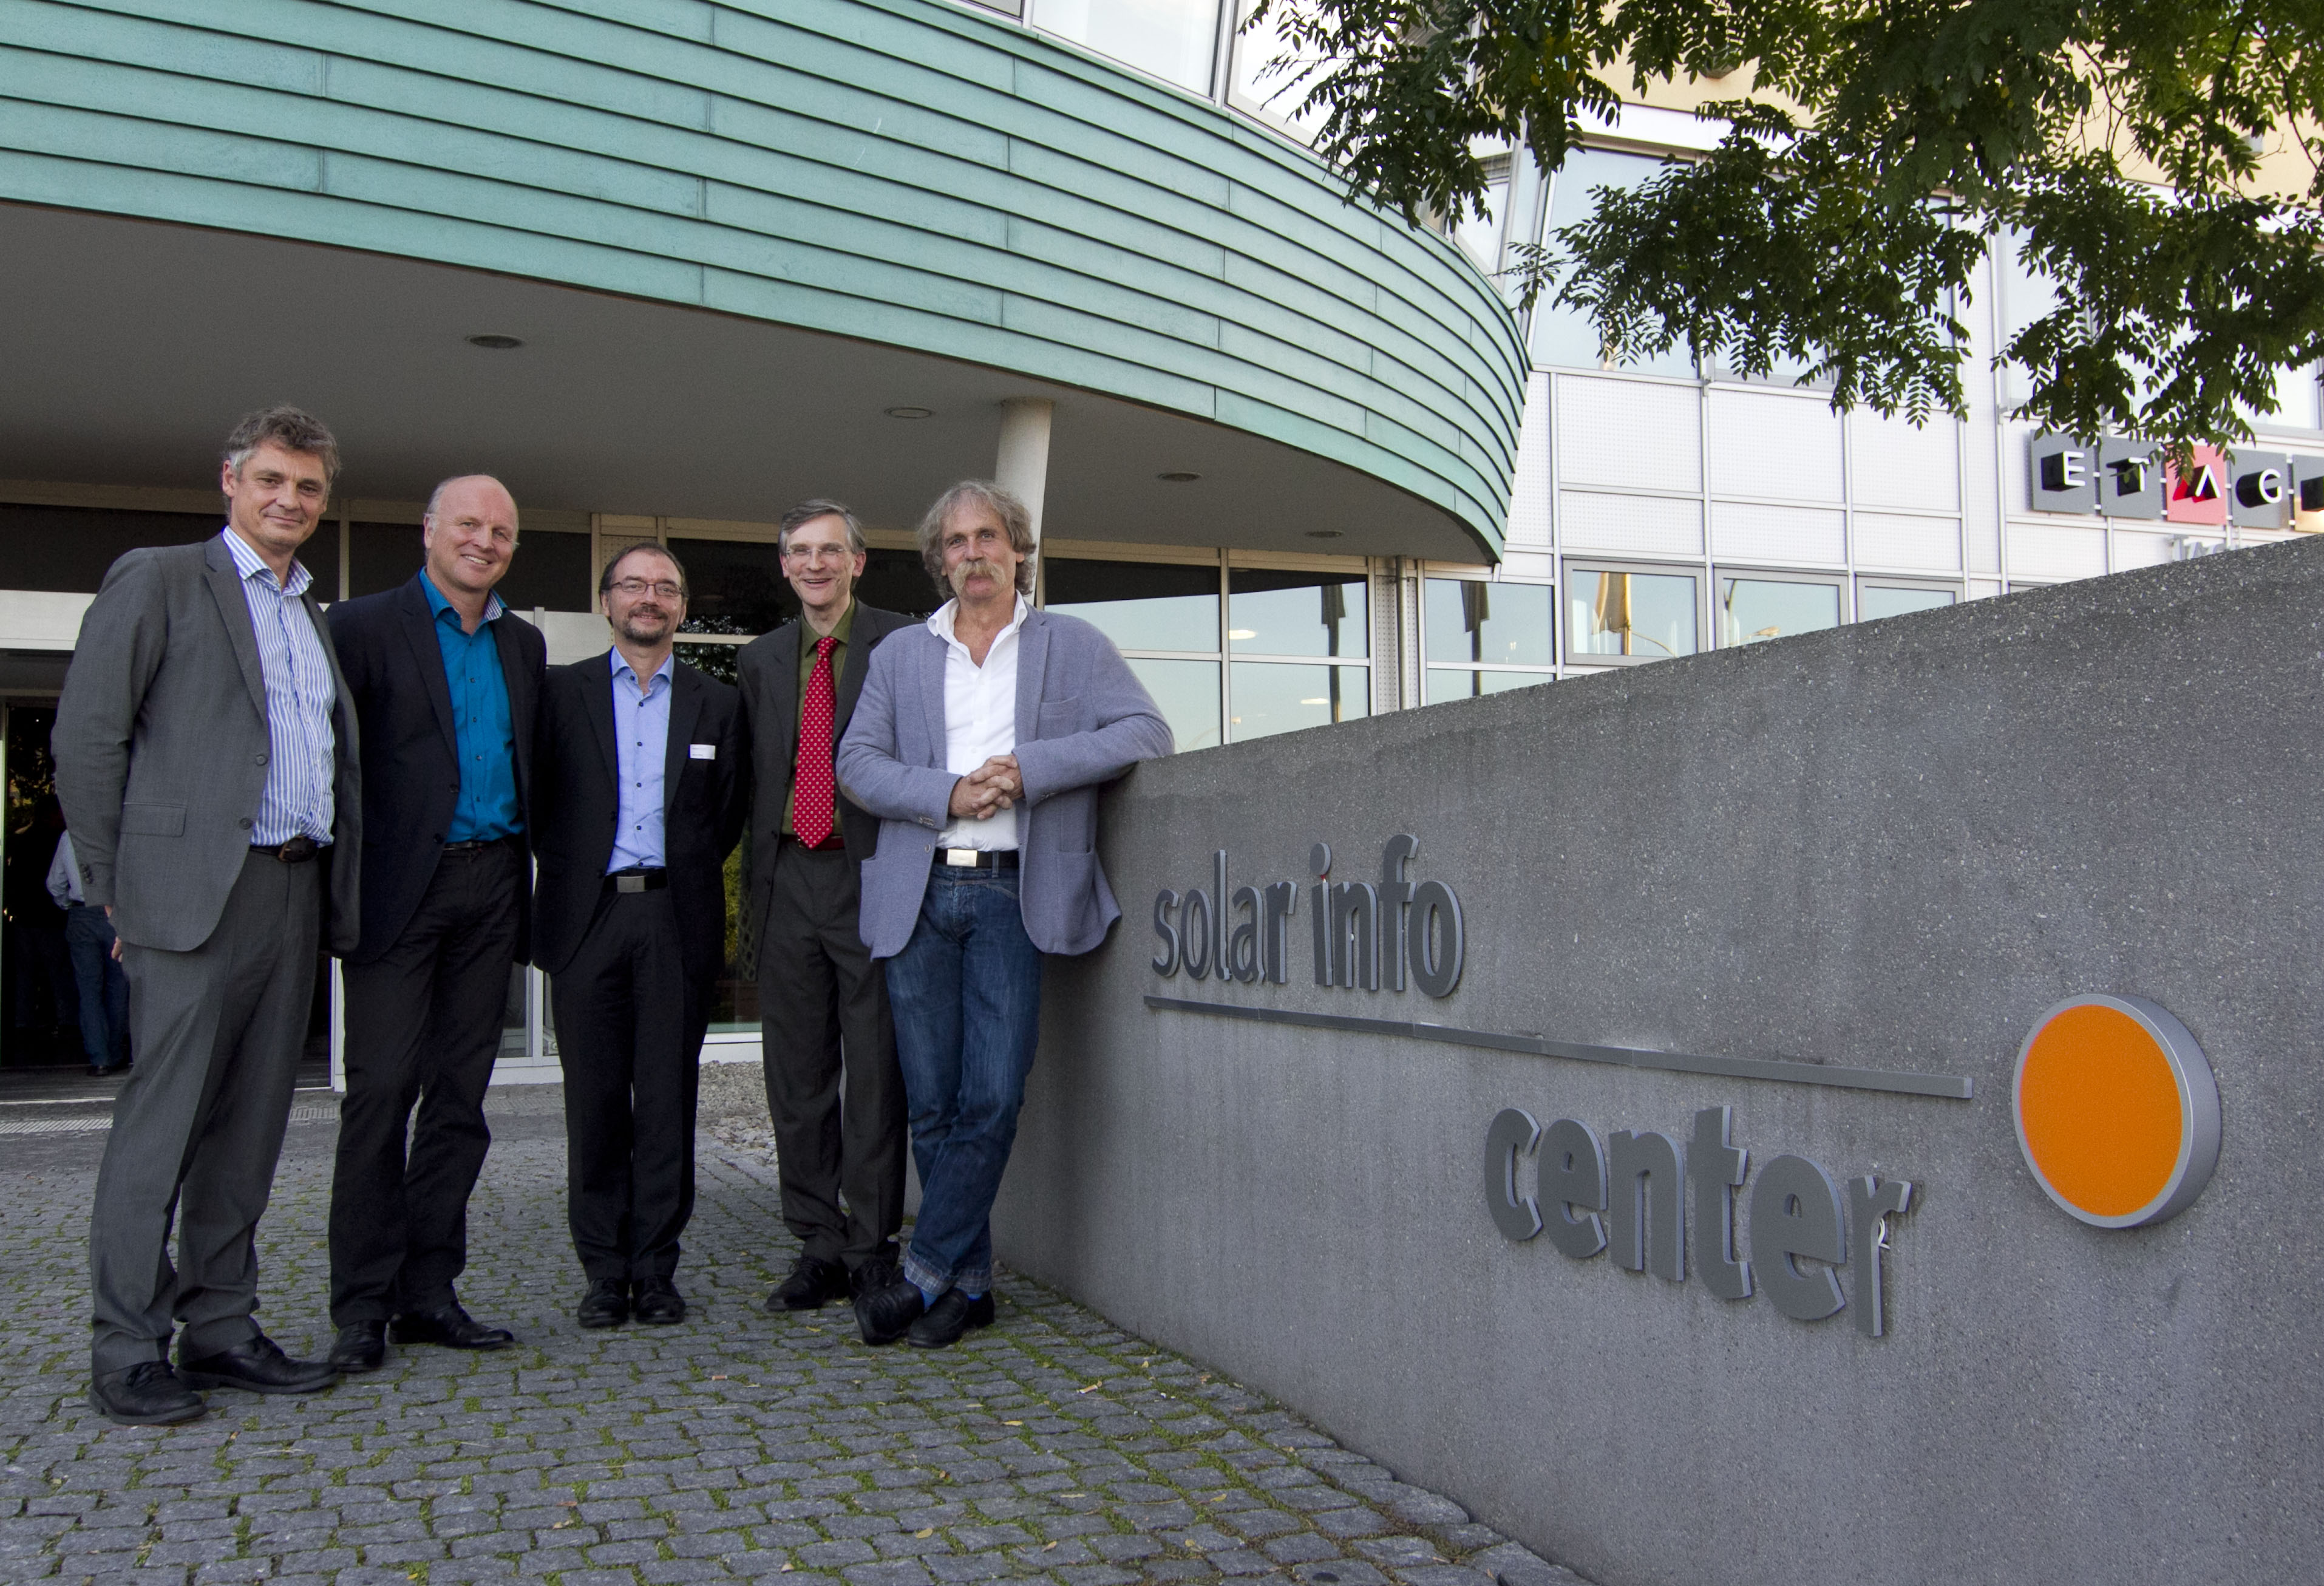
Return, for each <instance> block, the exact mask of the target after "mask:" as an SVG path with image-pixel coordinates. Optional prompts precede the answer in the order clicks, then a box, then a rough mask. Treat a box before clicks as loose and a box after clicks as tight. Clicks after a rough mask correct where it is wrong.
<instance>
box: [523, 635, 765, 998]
mask: <svg viewBox="0 0 2324 1586" xmlns="http://www.w3.org/2000/svg"><path fill="white" fill-rule="evenodd" d="M612 654H613V652H612V651H610V650H608V651H607V652H606V653H605V654H604V655H600V656H595V657H592V658H591V659H588V660H585V661H576V662H574V663H573V665H571V666H569V667H552V668H550V669H549V680H548V684H547V686H546V687H544V688H543V689H542V691H541V709H540V733H539V739H538V740H537V742H535V744H534V746H533V761H532V763H533V799H532V850H533V853H534V856H535V857H536V858H537V859H538V860H539V864H540V875H539V881H537V882H536V883H535V890H534V893H533V922H532V945H533V952H532V961H533V962H534V963H535V964H539V966H540V967H541V968H543V969H545V970H547V971H548V972H549V973H551V974H556V973H558V972H560V971H561V970H563V969H564V968H565V966H566V965H567V964H570V963H571V962H572V961H573V954H574V952H575V950H576V948H578V947H579V946H580V945H581V938H582V936H583V935H584V934H585V933H586V931H587V930H588V928H589V921H590V920H591V919H592V918H593V917H595V914H596V912H597V901H598V899H599V898H600V897H601V896H602V895H603V894H604V887H605V867H606V865H607V864H609V863H611V862H612V861H613V827H614V825H615V823H616V822H617V821H618V820H619V819H620V803H619V798H618V795H617V794H616V792H615V789H614V781H615V779H616V777H617V776H618V775H619V767H620V763H621V762H620V761H618V760H617V759H616V758H615V757H614V752H613V661H612V659H611V657H612ZM696 744H708V745H709V746H710V751H711V752H710V757H709V758H708V759H706V760H705V759H697V758H696V755H695V753H694V746H695V745H696ZM750 757H751V735H750V730H749V728H748V727H747V726H746V725H745V724H744V722H743V719H742V696H740V695H739V694H737V693H736V692H735V691H734V689H733V687H732V686H731V685H729V684H725V683H721V682H720V681H718V679H717V678H711V677H705V675H704V674H703V673H701V672H699V671H696V669H694V668H692V667H689V666H687V664H686V663H685V662H684V661H679V662H678V664H677V666H676V667H675V668H674V669H672V677H671V682H670V701H669V748H668V750H667V751H666V752H665V754H664V758H663V761H662V857H663V861H664V863H665V865H666V867H667V868H668V870H669V895H670V903H671V905H672V907H673V908H675V909H676V911H677V914H678V936H679V942H678V947H679V952H680V954H681V955H682V956H683V958H684V960H685V964H686V973H687V976H688V977H689V978H691V979H693V980H695V981H696V982H697V983H700V984H703V985H705V986H706V985H707V984H708V982H711V981H714V980H715V979H717V977H718V971H719V970H720V968H722V967H723V966H724V964H725V962H726V875H725V863H726V855H727V854H728V853H732V852H733V848H734V844H735V843H736V842H737V841H738V840H739V839H740V838H741V837H742V821H743V817H744V816H746V815H748V814H749V812H750V803H751V770H750Z"/></svg>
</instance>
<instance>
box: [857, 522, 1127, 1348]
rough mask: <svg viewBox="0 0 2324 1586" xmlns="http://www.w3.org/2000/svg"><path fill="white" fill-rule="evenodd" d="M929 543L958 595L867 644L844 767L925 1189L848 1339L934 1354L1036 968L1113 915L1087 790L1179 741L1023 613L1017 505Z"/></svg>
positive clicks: (1036, 980)
mask: <svg viewBox="0 0 2324 1586" xmlns="http://www.w3.org/2000/svg"><path fill="white" fill-rule="evenodd" d="M919 544H920V558H921V560H922V561H923V562H924V563H925V564H926V565H927V569H928V572H929V574H930V576H933V577H934V578H935V579H936V586H937V587H938V588H939V589H941V590H943V591H945V593H946V594H948V595H951V596H952V598H951V599H950V600H949V601H947V602H946V603H945V605H944V607H943V608H942V609H941V610H939V611H938V612H937V613H936V615H934V616H932V617H930V618H929V619H928V620H927V622H925V623H922V624H916V625H914V626H912V627H908V628H903V629H899V630H898V631H897V632H894V633H891V634H890V635H889V636H888V638H887V640H886V641H885V642H883V643H882V644H881V646H880V648H879V649H878V650H873V651H872V652H871V674H870V676H869V677H867V678H865V680H864V684H863V695H862V698H861V699H860V700H859V701H857V703H856V706H855V716H854V720H853V723H852V724H850V725H849V727H848V729H847V736H846V738H845V740H844V742H842V743H841V745H840V749H839V756H838V772H839V782H840V786H841V787H842V788H844V789H845V790H846V793H847V796H848V798H851V799H853V800H854V801H855V803H857V804H858V805H860V806H862V807H863V808H864V809H866V810H869V811H870V812H871V814H873V815H875V816H880V817H881V826H880V845H879V849H878V851H877V852H876V853H873V855H872V856H871V858H870V859H868V860H866V861H864V863H863V870H862V911H861V915H860V920H861V928H862V936H863V941H864V945H866V946H868V947H869V948H871V956H872V957H873V958H875V959H883V960H885V961H886V970H887V976H888V999H889V1001H890V1005H891V1006H892V1008H893V1010H894V1013H895V1020H896V1056H897V1059H898V1061H899V1064H900V1065H901V1066H902V1068H903V1073H904V1094H905V1098H906V1102H907V1105H908V1110H909V1113H910V1119H911V1129H912V1154H913V1157H914V1159H915V1160H916V1162H917V1163H918V1167H919V1171H920V1186H921V1193H920V1213H919V1218H918V1222H916V1223H915V1224H914V1227H913V1232H912V1242H911V1248H910V1249H909V1250H908V1251H907V1252H906V1254H905V1257H904V1268H903V1276H902V1277H899V1278H898V1279H897V1280H896V1281H895V1282H894V1283H892V1284H890V1285H888V1286H884V1287H881V1288H873V1289H867V1290H866V1291H864V1292H863V1293H862V1294H860V1295H858V1296H856V1299H855V1319H856V1325H857V1327H858V1328H859V1329H860V1330H861V1332H862V1335H863V1342H866V1343H872V1344H881V1343H893V1342H895V1341H896V1340H897V1339H899V1338H901V1337H904V1336H905V1335H906V1334H907V1333H908V1334H909V1335H910V1338H911V1342H914V1343H915V1344H918V1345H920V1346H922V1347H923V1348H927V1349H938V1348H942V1347H943V1346H945V1345H946V1344H949V1343H952V1342H954V1341H955V1340H957V1339H958V1338H959V1337H960V1336H961V1334H962V1333H964V1332H966V1331H967V1330H968V1329H969V1328H971V1327H982V1326H983V1325H985V1324H987V1323H990V1322H991V1320H992V1315H993V1305H992V1226H991V1212H992V1201H993V1197H994V1195H995V1194H998V1193H999V1191H1000V1188H1001V1174H1002V1172H1003V1170H1005V1169H1006V1168H1007V1166H1008V1165H1009V1150H1010V1146H1011V1145H1012V1144H1013V1143H1014V1142H1015V1140H1016V1138H1017V1112H1018V1109H1019V1107H1020V1106H1021V1105H1022V1104H1023V1102H1024V1099H1025V1076H1026V1075H1027V1074H1028V1073H1030V1072H1031V1070H1032V1067H1033V1050H1034V1047H1035V1045H1036V1043H1037V1041H1038V1039H1039V1037H1040V1020H1041V954H1044V953H1061V954H1076V953H1086V952H1088V951H1089V950H1090V949H1092V948H1093V947H1095V946H1096V945H1098V944H1099V943H1100V942H1102V941H1103V940H1104V939H1105V933H1106V931H1107V929H1108V928H1109V927H1111V926H1112V924H1113V922H1114V921H1115V920H1117V919H1119V918H1120V917H1121V910H1120V908H1118V907H1116V905H1115V903H1114V899H1113V892H1112V890H1111V888H1109V887H1108V886H1107V885H1106V881H1105V872H1104V871H1102V870H1101V869H1100V868H1099V866H1098V862H1097V795H1098V788H1099V787H1100V785H1101V784H1102V783H1105V782H1109V781H1111V780H1112V779H1115V778H1117V777H1119V776H1120V775H1121V774H1122V773H1123V772H1124V771H1127V770H1129V769H1130V767H1131V766H1133V765H1135V764H1136V763H1137V762H1138V761H1141V760H1148V759H1152V758H1153V757H1155V756H1157V755H1163V754H1167V753H1169V752H1170V749H1171V742H1170V729H1169V728H1168V726H1167V725H1166V724H1164V722H1163V720H1162V713H1161V712H1160V711H1158V710H1157V709H1156V708H1155V706H1154V701H1153V699H1152V698H1151V697H1150V696H1148V694H1147V692H1146V690H1145V688H1144V687H1142V686H1141V685H1140V684H1139V681H1138V678H1136V677H1135V676H1134V675H1133V674H1132V673H1131V671H1130V666H1129V663H1128V662H1126V661H1124V660H1123V659H1121V654H1120V651H1119V650H1115V649H1114V647H1113V645H1112V643H1111V641H1109V640H1108V639H1107V638H1106V637H1105V635H1104V634H1102V633H1101V632H1098V631H1097V630H1096V629H1095V628H1093V627H1092V626H1090V624H1088V623H1087V622H1082V621H1080V620H1079V619H1077V618H1074V617H1066V616H1057V615H1053V614H1051V613H1047V612H1039V611H1035V610H1033V609H1032V608H1031V606H1029V605H1028V604H1027V602H1026V596H1027V595H1029V594H1031V592H1032V584H1033V563H1032V559H1031V558H1032V554H1033V533H1032V521H1031V518H1030V515H1029V514H1028V512H1026V510H1025V507H1024V504H1023V503H1020V502H1019V501H1018V500H1017V498H1016V497H1015V496H1013V495H1010V493H1008V492H1007V491H1004V490H1002V489H1001V488H1000V487H999V486H997V485H994V484H988V483H985V482H983V481H981V480H970V481H967V482H964V483H963V484H956V485H954V486H953V488H952V489H950V490H948V491H946V492H945V493H944V494H943V495H941V496H939V497H938V498H937V499H936V504H935V505H934V506H932V507H930V508H929V509H928V512H927V517H925V518H924V519H922V520H921V522H920V529H919Z"/></svg>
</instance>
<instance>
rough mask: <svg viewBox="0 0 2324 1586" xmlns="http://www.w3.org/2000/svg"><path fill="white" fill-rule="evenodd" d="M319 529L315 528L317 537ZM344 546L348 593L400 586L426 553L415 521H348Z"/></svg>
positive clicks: (369, 592) (372, 592) (373, 592)
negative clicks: (345, 547) (421, 544)
mask: <svg viewBox="0 0 2324 1586" xmlns="http://www.w3.org/2000/svg"><path fill="white" fill-rule="evenodd" d="M330 527H331V530H332V532H333V533H334V534H336V533H337V531H338V525H337V524H336V523H334V524H332V525H331V526H330ZM322 532H323V531H322V530H320V529H318V530H315V533H316V536H317V537H318V538H320V537H321V535H322ZM347 550H348V556H347V593H348V594H349V595H377V594H379V593H380V592H381V591H382V590H385V589H394V588H397V587H399V586H401V585H403V584H405V583H406V582H408V581H409V580H410V577H411V575H412V574H414V573H417V572H418V571H420V558H421V557H422V556H423V555H424V554H425V552H424V550H423V549H422V548H421V546H420V525H419V524H417V523H350V524H348V525H347ZM335 559H336V558H335ZM318 576H319V575H318ZM582 609H583V610H584V611H586V610H587V609H588V607H586V606H584V607H583V608H582Z"/></svg>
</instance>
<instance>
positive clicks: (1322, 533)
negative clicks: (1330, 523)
mask: <svg viewBox="0 0 2324 1586" xmlns="http://www.w3.org/2000/svg"><path fill="white" fill-rule="evenodd" d="M1307 538H1308V539H1339V538H1340V531H1339V530H1337V529H1310V530H1307Z"/></svg>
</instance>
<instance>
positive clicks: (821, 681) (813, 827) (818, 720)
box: [791, 638, 839, 848]
mask: <svg viewBox="0 0 2324 1586" xmlns="http://www.w3.org/2000/svg"><path fill="white" fill-rule="evenodd" d="M838 644H839V641H838V640H837V639H836V638H832V639H818V640H816V641H815V671H814V672H813V673H812V674H811V675H810V676H809V677H808V678H807V709H806V711H805V713H804V714H803V715H800V717H799V739H798V761H796V762H794V764H793V766H792V768H791V771H792V782H791V829H792V830H794V831H796V832H797V833H798V840H799V841H800V842H802V843H804V844H807V846H808V847H810V848H820V847H822V846H823V845H824V844H825V842H827V841H828V840H829V839H830V837H831V825H832V790H833V787H834V784H833V781H832V774H831V724H832V721H833V718H835V716H836V715H838V714H839V710H838V702H837V700H836V699H835V696H834V695H833V693H832V687H831V652H832V650H834V649H835V648H836V647H837V646H838Z"/></svg>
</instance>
